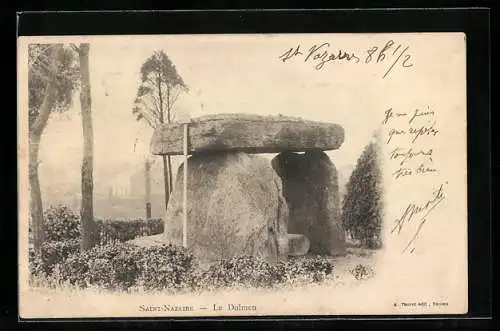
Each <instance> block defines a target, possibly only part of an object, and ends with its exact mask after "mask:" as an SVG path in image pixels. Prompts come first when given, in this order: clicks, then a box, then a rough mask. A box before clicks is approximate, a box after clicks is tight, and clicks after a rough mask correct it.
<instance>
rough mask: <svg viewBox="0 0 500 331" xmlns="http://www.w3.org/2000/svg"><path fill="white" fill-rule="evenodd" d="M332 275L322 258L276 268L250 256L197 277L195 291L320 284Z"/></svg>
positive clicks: (218, 265)
mask: <svg viewBox="0 0 500 331" xmlns="http://www.w3.org/2000/svg"><path fill="white" fill-rule="evenodd" d="M332 271H333V264H332V263H331V262H330V261H328V260H327V259H325V258H321V257H307V258H302V259H291V260H289V261H287V262H279V263H276V264H271V263H268V262H266V261H264V260H262V259H259V258H256V257H253V256H238V257H234V258H231V259H227V260H221V261H219V262H217V263H215V264H213V265H211V266H210V267H209V268H208V270H206V271H203V272H201V273H200V274H199V276H198V280H197V282H198V283H197V287H198V288H202V289H208V290H212V289H218V288H223V287H235V286H236V287H254V288H258V287H261V288H269V287H275V286H279V285H285V284H293V283H297V282H304V283H311V282H320V281H322V280H324V279H325V277H326V276H327V275H330V274H331V273H332Z"/></svg>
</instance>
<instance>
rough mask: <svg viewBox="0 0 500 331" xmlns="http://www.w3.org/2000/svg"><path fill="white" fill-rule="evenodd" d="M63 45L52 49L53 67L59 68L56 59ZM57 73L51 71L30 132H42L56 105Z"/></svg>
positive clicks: (38, 133)
mask: <svg viewBox="0 0 500 331" xmlns="http://www.w3.org/2000/svg"><path fill="white" fill-rule="evenodd" d="M60 50H61V47H57V48H54V49H52V55H51V57H52V63H51V64H52V67H53V68H57V66H56V61H57V58H58V55H59V52H60ZM56 74H57V72H54V71H50V72H49V81H48V83H47V86H46V88H45V96H44V98H43V101H42V104H41V106H40V109H39V112H38V116H37V118H36V119H35V121H34V122H33V124H32V125H31V127H30V132H32V133H33V134H36V135H40V134H42V131H43V129H44V128H45V125H46V124H47V121H48V120H49V116H50V112H51V110H52V108H53V107H54V96H55V93H56V86H55V85H56V84H55V83H56Z"/></svg>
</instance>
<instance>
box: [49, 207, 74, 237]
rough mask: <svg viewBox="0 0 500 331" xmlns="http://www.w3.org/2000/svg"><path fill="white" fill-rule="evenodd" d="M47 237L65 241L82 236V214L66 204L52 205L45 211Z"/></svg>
mask: <svg viewBox="0 0 500 331" xmlns="http://www.w3.org/2000/svg"><path fill="white" fill-rule="evenodd" d="M44 222H45V226H44V228H45V238H46V240H47V241H63V240H71V239H78V238H79V237H80V228H79V227H80V216H78V215H76V214H75V213H74V212H73V211H72V210H71V209H69V208H68V207H65V206H55V207H54V206H52V207H50V208H48V209H47V210H45V211H44Z"/></svg>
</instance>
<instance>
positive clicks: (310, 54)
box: [278, 40, 413, 78]
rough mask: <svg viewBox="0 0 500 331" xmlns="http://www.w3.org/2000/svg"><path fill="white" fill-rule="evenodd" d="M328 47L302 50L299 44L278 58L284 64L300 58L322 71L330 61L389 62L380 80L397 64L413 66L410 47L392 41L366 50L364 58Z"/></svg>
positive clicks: (320, 46)
mask: <svg viewBox="0 0 500 331" xmlns="http://www.w3.org/2000/svg"><path fill="white" fill-rule="evenodd" d="M330 46H331V45H330V43H329V42H324V43H322V44H319V45H318V44H315V45H313V46H312V47H310V48H309V49H307V50H304V49H303V48H302V46H301V45H300V44H299V45H297V46H295V47H291V48H289V49H288V50H287V51H285V52H284V53H282V54H281V55H280V56H279V57H278V58H279V59H280V60H281V61H283V62H286V61H288V60H290V59H292V58H294V57H300V56H301V57H303V59H304V62H313V63H315V66H314V68H315V69H316V70H321V69H323V68H324V66H325V64H326V63H328V62H332V61H344V62H346V61H347V62H351V61H352V62H353V63H360V62H361V60H362V58H363V59H364V61H363V62H362V63H365V64H368V63H382V62H387V61H389V63H390V65H389V68H388V69H387V70H386V72H385V74H384V76H383V77H382V78H385V77H387V75H388V74H389V73H390V72H391V71H392V70H393V68H394V67H395V66H396V65H397V64H400V65H401V67H403V68H409V67H412V66H413V63H412V62H411V60H412V56H411V54H409V53H408V51H409V48H410V47H409V46H406V47H405V48H404V49H403V46H402V45H401V44H399V45H397V46H396V43H395V42H394V41H393V40H389V41H387V42H386V43H385V44H384V45H383V46H371V47H370V48H369V49H368V50H366V54H365V55H364V56H362V55H357V54H356V53H355V52H352V51H345V50H342V49H337V50H334V51H331V49H330ZM394 58H395V59H394Z"/></svg>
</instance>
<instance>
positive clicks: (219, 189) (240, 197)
mask: <svg viewBox="0 0 500 331" xmlns="http://www.w3.org/2000/svg"><path fill="white" fill-rule="evenodd" d="M183 130H184V124H182V123H174V124H165V125H162V126H160V127H158V128H157V129H156V130H155V132H154V134H153V138H152V141H151V146H150V147H151V151H152V153H153V154H156V155H182V154H183V150H184V131H183ZM343 141H344V130H343V128H342V127H341V126H340V125H338V124H332V123H323V122H315V121H306V120H303V119H300V118H295V117H287V116H258V115H242V114H223V115H210V116H203V117H199V118H194V119H192V120H191V121H190V122H189V123H188V135H187V150H188V154H189V155H190V157H189V159H188V161H187V167H188V168H187V169H188V172H187V173H188V179H187V244H188V247H189V249H190V250H192V251H193V253H194V254H195V255H196V256H197V257H198V258H200V259H201V260H205V261H215V260H219V259H225V258H229V257H233V256H238V255H253V256H258V257H261V258H264V259H266V260H267V261H269V262H277V261H284V260H287V259H288V257H289V256H297V255H305V254H308V253H309V254H315V255H318V254H319V255H342V254H344V253H345V236H344V230H343V229H342V226H341V223H340V222H341V220H340V209H339V205H340V202H339V189H338V183H337V173H336V169H335V166H334V165H333V163H332V162H331V160H330V159H329V157H328V155H327V154H325V153H324V151H326V150H334V149H338V148H339V147H340V146H341V145H342V143H343ZM260 153H277V155H276V156H275V157H274V158H273V160H272V161H271V162H269V160H268V159H267V158H265V157H262V156H259V155H258V154H260ZM184 166H185V165H184V164H182V165H181V166H180V167H179V170H178V174H177V179H176V181H175V184H174V188H173V192H172V195H171V197H170V200H169V204H168V207H167V213H166V216H165V230H164V233H162V234H161V235H157V236H151V237H142V238H137V239H134V240H133V241H132V243H133V244H136V245H141V246H148V245H156V244H164V243H170V244H176V245H182V238H183V187H184V182H183V180H184V178H183V172H184Z"/></svg>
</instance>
